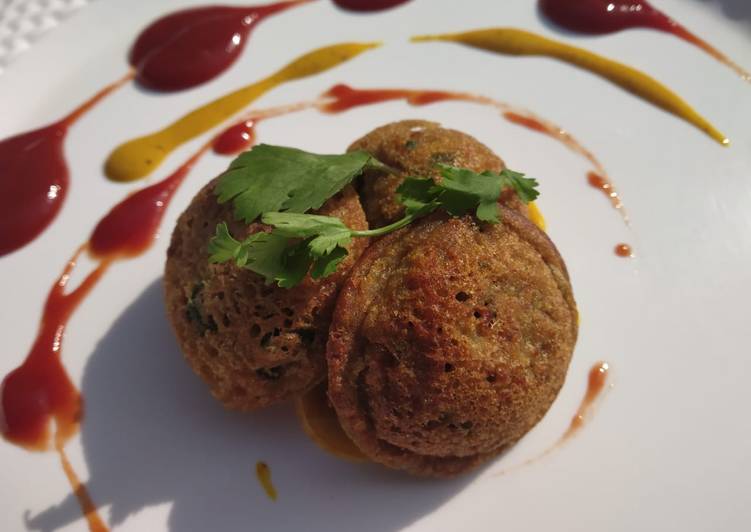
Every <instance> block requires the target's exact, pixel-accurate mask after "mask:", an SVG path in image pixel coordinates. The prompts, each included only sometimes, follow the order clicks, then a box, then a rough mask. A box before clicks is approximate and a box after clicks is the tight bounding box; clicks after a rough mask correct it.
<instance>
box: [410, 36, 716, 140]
mask: <svg viewBox="0 0 751 532" xmlns="http://www.w3.org/2000/svg"><path fill="white" fill-rule="evenodd" d="M412 41H413V42H425V41H453V42H458V43H461V44H465V45H467V46H471V47H473V48H481V49H483V50H489V51H491V52H496V53H499V54H508V55H540V56H547V57H551V58H554V59H558V60H560V61H564V62H566V63H570V64H572V65H575V66H578V67H580V68H583V69H586V70H589V71H590V72H593V73H595V74H598V75H600V76H602V77H603V78H605V79H607V80H608V81H611V82H612V83H614V84H616V85H618V86H619V87H622V88H623V89H625V90H627V91H629V92H631V93H632V94H635V95H636V96H639V97H640V98H643V99H644V100H647V101H648V102H650V103H652V104H654V105H656V106H657V107H660V108H661V109H664V110H665V111H667V112H669V113H672V114H674V115H675V116H677V117H679V118H682V119H683V120H685V121H686V122H688V123H690V124H692V125H694V126H695V127H697V128H699V129H700V130H701V131H703V132H704V133H706V134H707V135H709V136H710V137H711V138H713V139H714V140H716V141H717V142H719V143H720V144H722V145H723V146H727V145H729V144H730V141H729V140H728V138H727V137H726V136H725V135H723V134H722V133H721V132H719V131H718V130H717V129H716V128H715V127H714V126H713V125H712V124H710V123H709V122H708V121H707V120H706V119H705V118H703V117H702V116H701V115H700V114H699V113H697V112H696V111H694V109H693V108H692V107H691V106H690V105H689V104H688V103H686V102H685V101H684V100H683V99H682V98H681V97H680V96H678V95H677V94H676V93H674V92H673V91H672V90H670V89H668V88H667V87H666V86H665V85H663V84H662V83H660V82H659V81H657V80H656V79H654V78H652V77H650V76H648V75H646V74H644V73H643V72H640V71H639V70H636V69H635V68H632V67H630V66H628V65H624V64H623V63H618V62H616V61H613V60H611V59H608V58H606V57H603V56H601V55H597V54H594V53H592V52H590V51H588V50H585V49H583V48H579V47H577V46H571V45H568V44H564V43H562V42H558V41H554V40H552V39H548V38H546V37H542V36H541V35H537V34H536V33H532V32H529V31H524V30H518V29H514V28H491V29H485V30H474V31H467V32H464V33H447V34H442V35H419V36H416V37H413V38H412Z"/></svg>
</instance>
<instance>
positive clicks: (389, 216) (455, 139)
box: [347, 120, 527, 227]
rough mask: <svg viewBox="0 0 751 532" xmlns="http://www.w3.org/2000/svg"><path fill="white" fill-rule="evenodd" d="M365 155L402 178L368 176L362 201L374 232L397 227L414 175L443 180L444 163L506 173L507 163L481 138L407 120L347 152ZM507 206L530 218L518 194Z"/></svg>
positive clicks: (504, 199) (506, 197) (505, 198)
mask: <svg viewBox="0 0 751 532" xmlns="http://www.w3.org/2000/svg"><path fill="white" fill-rule="evenodd" d="M355 150H365V151H367V152H368V153H370V154H371V155H373V156H374V157H375V158H376V159H378V160H379V161H381V162H383V163H385V164H387V165H389V166H391V167H393V168H395V169H396V170H398V171H399V173H398V174H384V173H383V172H380V171H375V170H368V171H366V172H365V173H364V175H363V176H362V177H361V181H360V189H359V190H360V199H361V201H362V205H363V208H364V209H365V215H366V216H367V218H368V223H369V224H370V226H371V227H381V226H384V225H387V224H389V223H391V222H394V221H396V220H398V219H399V218H401V217H402V215H403V214H404V207H403V206H402V205H401V204H400V203H399V202H398V201H396V197H395V194H396V189H397V188H398V187H399V185H401V184H402V181H404V178H405V177H407V176H410V175H413V176H422V177H432V178H434V179H436V181H440V180H441V175H440V169H439V168H438V166H437V164H438V163H444V164H448V165H452V166H457V167H461V168H468V169H470V170H474V171H475V172H483V171H485V170H491V171H493V172H500V171H501V170H503V169H504V168H505V165H504V164H503V161H502V160H501V159H500V158H499V157H498V156H497V155H496V154H494V153H493V152H492V151H490V148H488V147H487V146H485V145H484V144H483V143H481V142H480V141H479V140H477V139H476V138H474V137H472V136H470V135H467V134H466V133H462V132H461V131H455V130H453V129H445V128H443V127H441V126H440V124H437V123H435V122H427V121H425V120H403V121H401V122H392V123H390V124H386V125H385V126H381V127H379V128H376V129H374V130H373V131H371V132H370V133H368V134H367V135H365V136H364V137H362V138H361V139H359V140H356V141H355V142H354V143H352V145H351V146H350V147H349V148H348V150H347V151H355ZM501 203H502V204H504V205H506V206H508V207H511V208H513V209H515V210H518V211H519V212H521V213H522V214H525V215H526V212H527V208H526V205H525V204H524V203H522V202H521V201H520V200H519V198H518V196H516V194H514V193H513V191H512V190H508V191H505V192H504V194H503V195H502V196H501Z"/></svg>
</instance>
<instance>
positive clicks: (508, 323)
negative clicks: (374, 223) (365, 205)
mask: <svg viewBox="0 0 751 532" xmlns="http://www.w3.org/2000/svg"><path fill="white" fill-rule="evenodd" d="M576 336H577V312H576V306H575V302H574V298H573V295H572V291H571V285H570V283H569V280H568V274H567V272H566V267H565V265H564V262H563V260H562V259H561V257H560V255H559V254H558V251H557V250H556V248H555V246H554V245H553V244H552V242H551V241H550V240H549V239H548V237H547V236H546V235H545V233H543V232H542V231H540V230H539V229H538V228H537V227H535V226H534V225H533V224H532V223H531V222H530V221H528V220H527V219H526V218H525V217H523V216H521V215H519V214H518V213H516V212H512V211H510V210H509V209H506V210H504V211H503V214H502V222H501V223H500V224H497V225H489V224H485V223H480V222H478V221H477V220H476V219H474V218H472V217H469V216H465V217H462V218H448V217H447V216H446V215H445V214H442V213H436V214H434V215H431V216H430V217H428V218H425V219H423V220H421V221H419V222H417V223H415V224H413V225H412V226H409V227H407V228H405V229H402V230H400V231H398V232H395V233H392V234H390V235H388V236H386V237H384V238H382V239H380V240H378V241H376V242H374V243H373V244H372V245H371V246H370V248H368V249H367V250H366V251H365V253H364V254H363V256H362V257H361V259H360V260H359V261H358V263H357V264H356V265H355V267H354V268H353V269H352V271H351V274H350V278H349V279H348V280H347V282H346V283H345V285H344V287H343V288H342V291H341V294H340V296H339V299H338V301H337V306H336V310H335V312H334V317H333V319H332V324H331V329H330V333H329V343H328V348H327V361H328V364H329V370H328V371H329V397H330V400H331V402H332V404H333V406H334V408H335V409H336V412H337V415H338V417H339V420H340V422H341V424H342V427H343V428H344V430H345V431H346V432H347V434H348V435H349V437H350V438H351V439H352V440H353V441H354V442H355V444H356V445H357V446H358V447H359V448H360V449H361V450H362V451H363V452H364V453H365V454H366V455H367V456H368V457H369V458H371V459H373V460H374V461H377V462H380V463H383V464H385V465H387V466H389V467H392V468H397V469H403V470H406V471H408V472H410V473H413V474H417V475H426V476H450V475H454V474H458V473H461V472H463V471H466V470H467V469H469V468H471V467H474V466H476V465H478V464H480V463H481V462H483V461H485V460H488V459H489V458H491V457H493V456H495V455H496V454H498V453H499V452H501V451H502V450H503V449H505V448H507V447H508V446H509V445H511V444H513V443H514V442H516V441H517V440H518V439H519V438H521V437H522V436H523V435H524V434H525V433H526V432H527V431H528V430H529V429H530V428H532V427H533V426H534V425H535V424H536V423H537V422H538V421H539V420H540V419H541V418H542V417H543V415H544V414H545V412H547V410H548V408H549V407H550V405H551V404H552V402H553V400H554V399H555V397H556V395H557V394H558V391H559V389H560V388H561V386H562V385H563V381H564V379H565V375H566V370H567V368H568V364H569V361H570V359H571V354H572V351H573V349H574V344H575V343H576Z"/></svg>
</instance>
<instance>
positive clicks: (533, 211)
mask: <svg viewBox="0 0 751 532" xmlns="http://www.w3.org/2000/svg"><path fill="white" fill-rule="evenodd" d="M527 215H528V216H529V219H530V220H531V221H532V223H533V224H535V225H536V226H537V227H539V228H540V230H542V231H544V230H545V228H546V227H547V225H546V224H545V217H544V216H543V215H542V212H540V209H539V208H538V207H537V204H536V203H535V202H534V201H533V202H532V203H530V204H528V205H527Z"/></svg>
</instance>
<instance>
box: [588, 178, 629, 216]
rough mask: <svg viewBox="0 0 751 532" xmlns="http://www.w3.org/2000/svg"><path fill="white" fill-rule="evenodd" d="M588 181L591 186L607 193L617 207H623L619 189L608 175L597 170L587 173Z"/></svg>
mask: <svg viewBox="0 0 751 532" xmlns="http://www.w3.org/2000/svg"><path fill="white" fill-rule="evenodd" d="M587 182H588V183H589V186H591V187H594V188H596V189H597V190H599V191H601V192H602V193H603V194H605V196H607V198H608V199H609V200H610V203H611V204H612V205H613V207H614V208H615V209H623V202H621V198H620V196H619V195H618V191H617V190H616V189H615V187H614V186H613V183H611V182H610V180H608V178H607V177H605V176H602V175H600V174H597V173H595V172H589V173H588V174H587Z"/></svg>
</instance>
